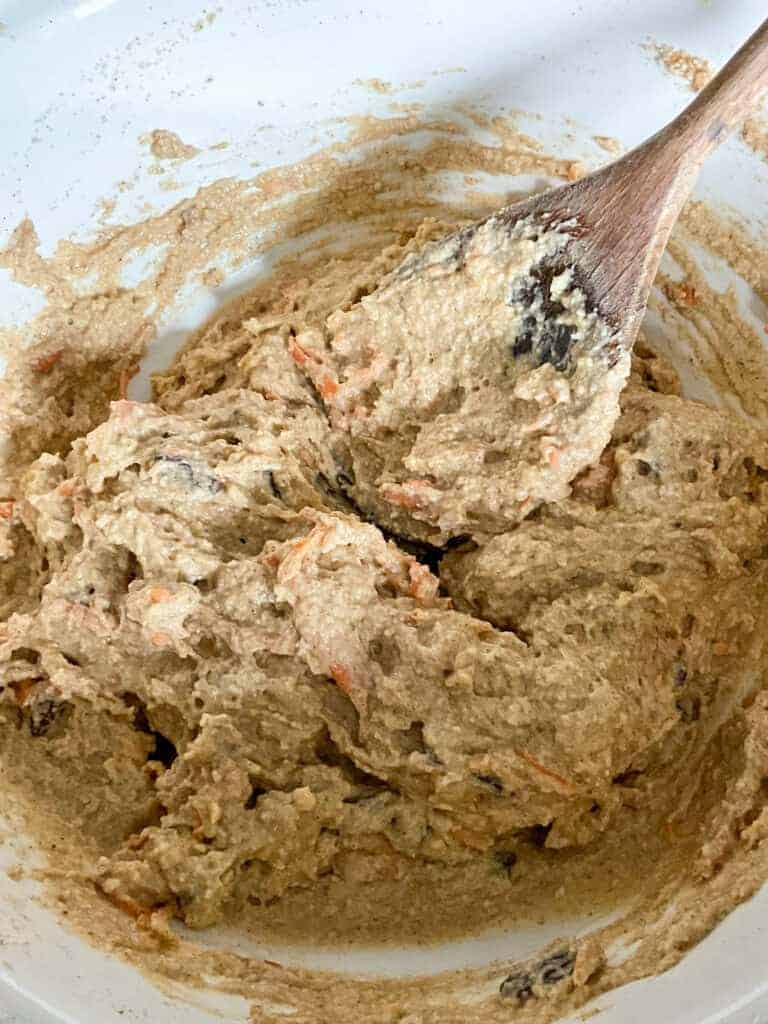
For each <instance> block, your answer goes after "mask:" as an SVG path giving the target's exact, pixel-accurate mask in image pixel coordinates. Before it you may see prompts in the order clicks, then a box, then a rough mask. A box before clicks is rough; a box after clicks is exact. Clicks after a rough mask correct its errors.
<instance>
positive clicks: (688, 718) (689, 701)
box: [675, 697, 701, 725]
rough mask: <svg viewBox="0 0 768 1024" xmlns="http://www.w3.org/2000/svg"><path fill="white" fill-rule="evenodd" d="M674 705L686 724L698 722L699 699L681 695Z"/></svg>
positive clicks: (699, 714)
mask: <svg viewBox="0 0 768 1024" xmlns="http://www.w3.org/2000/svg"><path fill="white" fill-rule="evenodd" d="M675 707H676V708H677V710H678V711H679V713H680V718H681V719H682V720H683V721H684V722H685V724H686V725H690V724H691V722H698V720H699V718H700V716H701V700H700V699H699V698H698V697H681V698H680V700H679V701H677V703H676V704H675Z"/></svg>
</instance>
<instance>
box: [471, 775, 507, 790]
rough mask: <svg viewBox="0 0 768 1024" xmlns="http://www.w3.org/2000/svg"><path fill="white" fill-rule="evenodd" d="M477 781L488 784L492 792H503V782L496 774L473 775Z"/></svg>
mask: <svg viewBox="0 0 768 1024" xmlns="http://www.w3.org/2000/svg"><path fill="white" fill-rule="evenodd" d="M475 778H476V779H477V781H478V782H480V783H482V784H483V785H484V786H488V787H489V788H490V789H492V790H493V791H494V793H503V792H504V783H503V782H502V781H501V779H500V778H499V777H498V776H497V775H475Z"/></svg>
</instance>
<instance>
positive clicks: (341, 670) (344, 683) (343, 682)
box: [330, 661, 352, 696]
mask: <svg viewBox="0 0 768 1024" xmlns="http://www.w3.org/2000/svg"><path fill="white" fill-rule="evenodd" d="M330 670H331V675H332V676H333V681H334V683H336V685H337V686H338V688H339V689H340V690H341V691H342V692H343V693H346V694H347V696H349V694H350V693H351V692H352V673H351V672H350V671H349V669H348V668H347V667H346V665H340V664H339V663H338V662H337V661H334V662H332V663H331V666H330Z"/></svg>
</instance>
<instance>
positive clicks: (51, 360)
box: [32, 348, 64, 373]
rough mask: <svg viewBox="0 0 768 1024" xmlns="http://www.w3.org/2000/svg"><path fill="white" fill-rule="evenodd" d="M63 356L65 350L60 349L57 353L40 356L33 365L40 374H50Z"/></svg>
mask: <svg viewBox="0 0 768 1024" xmlns="http://www.w3.org/2000/svg"><path fill="white" fill-rule="evenodd" d="M63 355H64V349H61V348H60V349H58V351H56V352H50V353H49V354H48V355H47V356H38V357H37V359H35V361H34V362H33V363H32V365H33V367H34V368H35V369H36V370H37V372H38V373H50V372H51V370H52V369H53V368H54V366H55V365H56V363H58V361H59V360H60V359H61V357H62V356H63Z"/></svg>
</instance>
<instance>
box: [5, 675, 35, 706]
mask: <svg viewBox="0 0 768 1024" xmlns="http://www.w3.org/2000/svg"><path fill="white" fill-rule="evenodd" d="M8 685H9V686H10V688H11V689H12V690H13V696H14V698H15V699H16V703H17V704H18V705H19V707H21V706H22V705H23V704H26V703H27V698H28V697H29V695H30V693H32V691H33V690H34V688H35V687H36V686H37V680H36V679H22V680H20V681H19V682H17V683H9V684H8Z"/></svg>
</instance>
